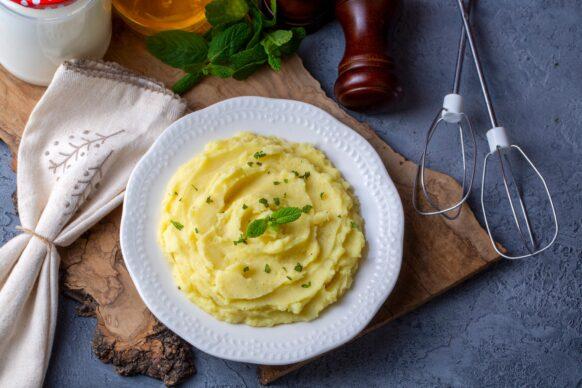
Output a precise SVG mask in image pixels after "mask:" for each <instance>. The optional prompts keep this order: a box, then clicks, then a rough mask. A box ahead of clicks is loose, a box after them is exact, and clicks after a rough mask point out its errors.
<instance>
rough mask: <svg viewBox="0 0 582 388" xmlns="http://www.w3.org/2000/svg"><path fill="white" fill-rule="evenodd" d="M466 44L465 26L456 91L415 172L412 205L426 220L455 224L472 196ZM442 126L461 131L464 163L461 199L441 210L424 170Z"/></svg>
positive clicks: (430, 132)
mask: <svg viewBox="0 0 582 388" xmlns="http://www.w3.org/2000/svg"><path fill="white" fill-rule="evenodd" d="M471 5H472V0H469V2H468V5H467V12H468V13H469V12H470V11H471ZM465 41H466V38H465V28H464V26H463V27H462V28H461V37H460V39H459V47H458V50H457V62H456V65H455V78H454V82H453V90H452V92H451V93H450V94H447V95H446V96H445V98H444V101H443V107H442V108H441V109H439V111H438V112H437V114H436V116H435V117H434V119H433V121H432V123H431V126H430V128H429V129H428V132H427V134H426V140H425V143H424V150H423V152H422V155H421V157H420V160H419V162H418V170H417V172H416V176H415V179H414V185H413V189H412V204H413V206H414V209H415V210H416V211H417V212H418V213H420V214H422V215H425V216H432V215H442V216H443V217H445V218H447V219H448V220H454V219H456V218H457V217H459V215H460V214H461V209H462V208H461V206H462V205H463V203H464V202H465V201H466V200H467V198H468V197H469V194H470V193H471V188H472V187H473V180H474V178H475V167H476V165H477V141H476V140H475V133H474V132H473V128H472V127H471V122H470V121H469V118H468V117H467V116H466V115H465V113H464V112H463V97H462V96H461V95H460V94H459V89H460V86H461V73H462V70H463V59H464V57H465ZM441 124H445V126H447V127H448V124H453V125H456V126H457V129H458V131H459V140H460V150H461V157H462V162H463V175H462V176H463V178H462V181H461V188H462V190H461V198H460V199H459V200H458V201H457V202H455V203H453V204H447V205H445V206H443V207H440V206H439V205H438V204H437V202H436V201H435V200H434V199H433V197H432V196H431V194H430V193H429V190H428V187H427V184H426V182H425V174H424V170H425V168H426V164H427V155H428V150H429V145H430V142H431V140H432V139H433V136H434V134H435V133H436V131H437V129H439V128H441V127H442V125H441ZM465 134H468V136H467V137H470V139H471V140H472V146H473V158H472V164H471V166H470V167H468V165H467V159H468V158H467V148H466V145H465ZM469 168H470V170H469ZM419 183H420V188H421V192H422V194H423V195H424V199H425V201H426V203H427V204H428V207H430V210H423V209H421V205H420V203H419V198H418V186H419ZM449 212H452V214H449Z"/></svg>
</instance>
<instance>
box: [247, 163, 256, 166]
mask: <svg viewBox="0 0 582 388" xmlns="http://www.w3.org/2000/svg"><path fill="white" fill-rule="evenodd" d="M247 164H248V166H249V167H253V165H254V164H255V163H253V162H247Z"/></svg>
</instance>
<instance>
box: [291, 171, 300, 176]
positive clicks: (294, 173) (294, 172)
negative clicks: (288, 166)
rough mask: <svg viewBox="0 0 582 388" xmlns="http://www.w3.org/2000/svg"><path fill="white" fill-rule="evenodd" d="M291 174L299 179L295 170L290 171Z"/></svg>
mask: <svg viewBox="0 0 582 388" xmlns="http://www.w3.org/2000/svg"><path fill="white" fill-rule="evenodd" d="M291 172H292V173H293V175H295V176H296V177H299V173H298V172H297V171H295V170H291Z"/></svg>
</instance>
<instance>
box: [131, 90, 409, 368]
mask: <svg viewBox="0 0 582 388" xmlns="http://www.w3.org/2000/svg"><path fill="white" fill-rule="evenodd" d="M239 131H251V132H255V133H258V134H262V135H276V136H279V137H281V138H283V139H286V140H290V141H295V142H308V143H311V144H314V145H315V146H316V147H318V148H319V149H321V150H322V151H324V152H325V154H326V155H327V156H328V158H329V159H330V160H331V161H332V162H333V163H334V165H335V166H336V167H337V168H338V169H339V170H340V171H341V173H342V174H343V176H344V178H345V179H346V180H347V181H348V182H349V183H350V184H352V185H353V187H354V191H355V193H356V196H357V197H358V198H359V200H360V205H361V214H362V216H363V218H364V220H365V232H366V240H367V244H368V252H367V255H366V256H365V257H364V259H363V260H362V263H361V266H360V269H359V270H358V272H357V274H356V278H355V281H354V283H353V286H352V288H351V289H350V290H349V291H347V292H346V294H345V295H344V296H343V298H341V300H340V301H339V302H338V303H335V304H333V305H332V306H330V307H329V308H327V309H325V310H324V311H323V312H322V314H321V316H320V317H319V318H317V319H315V320H313V321H311V322H301V323H293V324H286V325H279V326H275V327H270V328H256V327H250V326H247V325H242V324H239V325H236V324H228V323H225V322H221V321H219V320H217V319H216V318H214V317H213V316H211V315H209V314H207V313H206V312H204V311H202V310H201V309H199V308H198V307H196V305H194V304H193V303H191V302H190V301H189V300H188V299H187V298H186V296H184V295H183V294H182V293H181V292H180V291H179V290H178V289H177V287H176V286H175V284H174V281H173V279H172V275H171V269H170V265H169V264H168V262H167V261H166V259H165V258H164V255H163V254H162V252H161V250H160V248H159V246H158V244H157V229H158V224H159V217H160V207H161V203H162V198H163V195H164V192H165V188H166V184H167V182H168V181H169V180H170V178H171V176H172V175H173V174H174V172H175V171H176V169H177V168H178V167H179V166H180V165H182V164H183V163H185V162H187V161H188V160H190V159H192V157H194V155H196V154H197V153H199V152H201V151H202V149H203V148H204V146H205V144H206V143H208V142H209V141H212V140H216V139H221V138H227V137H230V136H233V135H234V134H236V133H237V132H239ZM403 231H404V216H403V212H402V204H401V202H400V198H399V196H398V193H397V191H396V188H395V187H394V184H393V183H392V180H391V179H390V177H389V176H388V173H387V172H386V169H385V168H384V165H383V164H382V161H381V160H380V157H379V156H378V154H377V153H376V151H374V149H373V148H372V146H371V145H370V144H369V143H368V142H367V141H366V140H364V138H363V137H361V136H360V135H358V134H357V133H356V132H354V131H353V130H351V129H350V128H348V127H347V126H345V125H343V124H342V123H340V122H339V121H337V120H336V119H335V118H333V117H332V116H331V115H329V114H328V113H326V112H324V111H322V110H321V109H318V108H316V107H314V106H312V105H309V104H305V103H302V102H298V101H291V100H275V99H268V98H260V97H239V98H233V99H230V100H226V101H223V102H220V103H218V104H215V105H212V106H210V107H208V108H206V109H203V110H200V111H198V112H195V113H191V114H189V115H187V116H185V117H183V118H182V119H180V120H178V121H176V122H175V123H174V124H172V125H171V126H170V127H169V128H168V129H166V130H165V131H164V133H163V134H162V135H161V136H160V137H159V138H158V139H157V141H156V142H155V143H154V145H153V146H152V148H151V149H150V150H149V151H148V152H147V153H146V155H145V156H144V157H143V158H142V159H141V161H140V162H139V163H138V165H137V167H136V168H135V170H134V171H133V173H132V175H131V178H130V179H129V183H128V185H127V191H126V193H125V202H124V205H123V218H122V222H121V249H122V251H123V257H124V258H125V263H126V265H127V269H128V270H129V273H130V275H131V278H132V279H133V281H134V283H135V285H136V287H137V290H138V292H139V294H140V295H141V297H142V299H143V300H144V302H145V304H146V305H147V307H148V308H149V309H150V310H151V312H152V313H153V314H154V315H155V316H156V317H157V318H158V319H159V320H160V321H161V322H162V323H164V324H165V325H166V326H167V327H168V328H170V329H171V330H172V331H174V332H175V333H176V334H177V335H179V336H180V337H182V338H184V339H185V340H186V341H188V342H189V343H191V344H192V345H194V346H195V347H196V348H198V349H200V350H202V351H204V352H206V353H209V354H212V355H214V356H217V357H220V358H225V359H228V360H235V361H244V362H252V363H258V364H270V365H282V364H289V363H293V362H298V361H302V360H306V359H308V358H311V357H314V356H317V355H319V354H321V353H324V352H326V351H328V350H331V349H333V348H335V347H337V346H339V345H342V344H344V343H345V342H347V341H349V340H350V339H352V338H354V336H356V335H357V334H358V333H359V332H360V331H361V330H362V329H363V328H364V327H365V326H366V325H367V324H368V322H370V320H371V319H372V318H373V317H374V315H375V314H376V312H377V311H378V309H379V308H380V307H381V306H382V304H383V303H384V301H385V300H386V298H387V297H388V295H389V294H390V292H391V291H392V289H393V288H394V284H395V283H396V279H397V277H398V273H399V271H400V265H401V262H402V238H403Z"/></svg>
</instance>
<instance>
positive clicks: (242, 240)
mask: <svg viewBox="0 0 582 388" xmlns="http://www.w3.org/2000/svg"><path fill="white" fill-rule="evenodd" d="M233 243H234V245H238V244H245V245H246V243H247V239H246V238H244V237H243V235H242V234H241V235H240V237H239V238H238V240H236V241H233Z"/></svg>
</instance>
